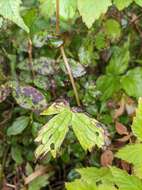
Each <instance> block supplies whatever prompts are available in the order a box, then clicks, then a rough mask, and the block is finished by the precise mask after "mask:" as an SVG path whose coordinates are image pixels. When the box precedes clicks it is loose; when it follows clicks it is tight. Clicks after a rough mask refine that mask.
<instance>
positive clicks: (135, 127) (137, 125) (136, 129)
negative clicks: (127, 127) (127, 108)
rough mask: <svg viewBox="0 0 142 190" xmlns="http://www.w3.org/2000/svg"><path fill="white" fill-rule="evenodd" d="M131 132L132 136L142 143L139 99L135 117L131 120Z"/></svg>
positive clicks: (141, 105) (140, 100)
mask: <svg viewBox="0 0 142 190" xmlns="http://www.w3.org/2000/svg"><path fill="white" fill-rule="evenodd" d="M131 128H132V131H133V133H134V135H135V136H136V137H137V138H138V139H139V140H140V141H142V98H139V101H138V108H137V109H136V116H135V117H134V119H133V124H132V127H131Z"/></svg>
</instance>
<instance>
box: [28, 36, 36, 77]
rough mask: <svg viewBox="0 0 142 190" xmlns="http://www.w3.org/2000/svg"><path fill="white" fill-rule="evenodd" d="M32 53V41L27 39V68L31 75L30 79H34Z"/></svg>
mask: <svg viewBox="0 0 142 190" xmlns="http://www.w3.org/2000/svg"><path fill="white" fill-rule="evenodd" d="M32 52H33V48H32V40H31V38H30V37H29V38H28V54H29V68H30V70H31V74H32V79H33V80H34V79H35V72H34V70H33V57H32Z"/></svg>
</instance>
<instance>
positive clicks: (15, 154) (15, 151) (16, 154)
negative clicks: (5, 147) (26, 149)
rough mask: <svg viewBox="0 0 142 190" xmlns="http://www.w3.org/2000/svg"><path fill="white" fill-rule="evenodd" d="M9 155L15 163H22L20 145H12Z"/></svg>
mask: <svg viewBox="0 0 142 190" xmlns="http://www.w3.org/2000/svg"><path fill="white" fill-rule="evenodd" d="M11 156H12V158H13V160H14V161H15V162H16V163H17V164H19V165H20V164H22V162H23V158H22V149H21V147H20V146H12V148H11Z"/></svg>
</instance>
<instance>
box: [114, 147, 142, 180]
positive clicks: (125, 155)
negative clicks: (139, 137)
mask: <svg viewBox="0 0 142 190" xmlns="http://www.w3.org/2000/svg"><path fill="white" fill-rule="evenodd" d="M141 154H142V144H131V145H127V146H125V147H123V148H121V149H120V150H119V151H118V152H117V153H116V157H117V158H120V159H122V160H125V161H127V162H129V163H131V164H133V166H134V174H135V175H136V176H138V177H139V178H141V179H142V156H141Z"/></svg>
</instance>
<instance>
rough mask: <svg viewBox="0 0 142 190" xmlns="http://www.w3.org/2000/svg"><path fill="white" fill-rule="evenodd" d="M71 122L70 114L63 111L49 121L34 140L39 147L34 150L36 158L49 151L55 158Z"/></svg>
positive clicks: (66, 110) (67, 111)
mask: <svg viewBox="0 0 142 190" xmlns="http://www.w3.org/2000/svg"><path fill="white" fill-rule="evenodd" d="M70 122H71V112H70V111H69V110H68V109H65V110H64V111H63V112H61V113H59V114H58V115H56V116H55V117H54V118H53V119H51V120H50V121H49V122H48V123H47V124H46V125H45V126H44V127H43V128H42V129H41V131H40V132H39V135H38V137H37V138H36V141H37V142H41V145H40V146H39V147H38V148H37V150H36V153H35V154H36V157H39V156H40V155H42V154H46V153H48V152H49V151H50V152H51V153H52V155H53V156H54V157H55V156H56V154H57V152H58V151H59V149H60V146H61V144H62V142H63V140H64V138H65V136H66V134H67V132H68V130H69V128H68V126H69V124H70Z"/></svg>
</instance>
